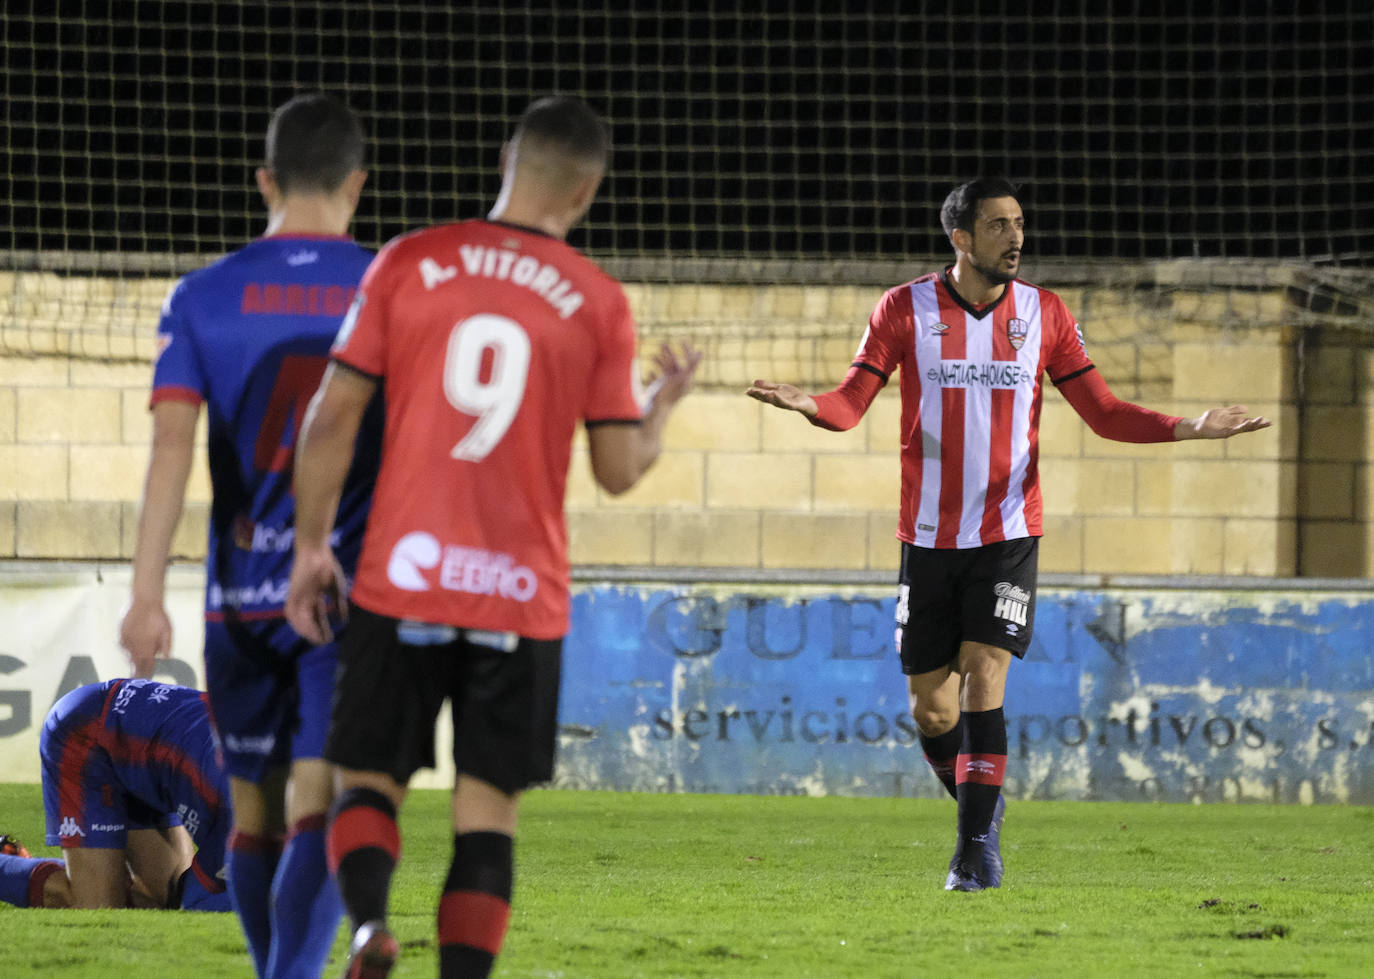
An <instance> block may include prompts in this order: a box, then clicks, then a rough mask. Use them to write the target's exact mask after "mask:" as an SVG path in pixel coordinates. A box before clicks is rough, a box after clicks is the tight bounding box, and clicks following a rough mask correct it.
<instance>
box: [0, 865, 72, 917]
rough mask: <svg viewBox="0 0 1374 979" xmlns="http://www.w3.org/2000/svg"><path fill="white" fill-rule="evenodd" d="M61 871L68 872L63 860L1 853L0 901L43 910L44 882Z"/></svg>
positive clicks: (18, 906) (17, 906)
mask: <svg viewBox="0 0 1374 979" xmlns="http://www.w3.org/2000/svg"><path fill="white" fill-rule="evenodd" d="M59 870H61V871H65V870H66V865H65V864H64V863H63V862H62V861H61V860H48V859H44V858H43V857H16V856H12V855H10V854H8V853H0V901H4V902H5V903H6V904H13V905H14V906H15V907H16V908H41V907H42V906H43V882H44V881H46V880H47V879H48V876H49V875H50V874H55V873H57V872H58V871H59Z"/></svg>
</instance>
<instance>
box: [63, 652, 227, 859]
mask: <svg viewBox="0 0 1374 979" xmlns="http://www.w3.org/2000/svg"><path fill="white" fill-rule="evenodd" d="M43 727H44V731H43V742H44V748H43V750H44V753H45V754H46V755H48V756H50V757H56V755H57V753H58V752H61V753H62V754H63V755H64V756H65V757H66V758H68V759H73V761H71V762H70V763H66V764H63V765H61V766H59V767H60V769H61V770H66V769H68V768H70V769H71V770H74V771H75V770H79V768H80V766H79V764H77V761H76V760H79V759H80V758H83V757H84V756H85V755H86V754H87V753H89V752H90V751H97V750H98V751H103V752H105V753H106V754H108V756H109V759H110V761H111V763H112V764H113V769H114V771H115V772H116V774H117V776H118V779H119V783H120V784H119V786H118V788H119V789H120V790H122V791H124V792H126V793H127V794H129V795H131V796H133V797H135V798H137V799H138V800H139V801H140V802H142V803H144V805H146V806H148V807H150V808H151V809H154V810H156V811H158V812H162V813H178V811H179V810H180V811H181V812H180V814H181V815H182V817H183V820H185V819H186V814H187V813H189V812H195V813H196V816H195V817H193V818H192V820H191V821H192V823H194V824H198V823H201V822H204V821H207V820H218V819H220V818H223V817H222V814H224V813H227V811H228V807H229V795H228V792H229V786H228V779H227V776H226V775H225V774H224V770H223V767H222V766H221V765H220V763H219V758H218V754H217V751H216V747H215V742H214V735H213V733H212V732H211V728H210V716H209V708H208V707H207V705H206V701H205V695H204V694H203V693H202V692H201V691H199V690H193V689H191V688H189V687H182V686H178V685H176V684H171V683H161V682H159V681H156V680H125V679H121V680H108V681H106V682H104V683H98V684H88V685H86V686H84V687H78V688H77V689H75V690H73V691H71V692H70V693H68V694H66V695H65V696H64V697H62V698H61V699H60V700H58V701H57V703H56V704H54V705H53V707H52V710H51V711H49V712H48V716H47V719H46V720H45V721H44V725H43ZM187 829H188V830H189V831H190V832H191V833H192V835H193V836H195V835H196V833H197V830H198V829H199V826H198V825H187Z"/></svg>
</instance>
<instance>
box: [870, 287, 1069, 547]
mask: <svg viewBox="0 0 1374 979" xmlns="http://www.w3.org/2000/svg"><path fill="white" fill-rule="evenodd" d="M947 276H948V271H946V272H944V273H940V274H931V275H927V276H925V277H923V278H920V279H917V280H915V281H914V282H910V283H907V284H906V285H903V286H898V287H897V288H895V289H891V290H889V291H888V292H887V293H886V294H885V295H884V296H883V298H882V300H881V301H880V302H879V303H878V306H877V308H876V309H874V311H873V315H872V316H871V317H870V318H869V323H868V329H867V331H865V333H864V337H863V340H862V342H861V343H860V345H859V352H858V354H857V355H856V357H855V366H856V367H859V368H863V369H865V370H868V371H872V372H873V373H875V374H878V375H879V376H880V377H882V378H883V379H884V380H886V379H887V376H888V375H889V374H891V372H892V371H893V370H894V369H895V368H897V367H900V368H901V371H902V379H901V393H902V432H901V444H902V499H901V515H900V521H899V524H898V530H897V536H898V537H899V538H900V539H902V540H904V541H907V542H908V543H911V544H915V545H917V546H918V547H938V548H966V547H980V546H982V545H984V544H991V543H993V542H995V541H1002V540H1013V539H1016V538H1020V537H1038V536H1040V534H1041V519H1040V518H1041V509H1042V508H1041V501H1040V478H1039V473H1038V471H1037V468H1036V461H1037V458H1038V456H1039V449H1038V442H1039V430H1040V403H1041V378H1042V375H1044V374H1046V373H1048V374H1049V376H1050V379H1051V380H1052V381H1054V382H1055V383H1056V384H1057V383H1059V382H1061V381H1064V380H1066V379H1068V378H1069V377H1072V376H1076V375H1078V374H1081V373H1083V372H1084V371H1087V370H1090V369H1091V368H1092V362H1091V361H1090V360H1089V359H1088V355H1087V352H1086V351H1085V350H1084V349H1083V336H1082V333H1081V332H1080V331H1079V328H1078V324H1077V322H1076V321H1075V320H1074V318H1073V316H1072V315H1070V313H1069V311H1068V310H1067V309H1066V308H1065V307H1064V303H1063V302H1062V301H1061V300H1060V298H1059V297H1058V296H1056V295H1055V294H1054V293H1052V292H1050V291H1049V290H1047V289H1041V288H1039V287H1038V286H1034V285H1031V284H1029V283H1027V282H1022V281H1020V280H1019V279H1018V280H1013V281H1012V282H1011V283H1010V284H1009V285H1008V287H1007V289H1006V290H1005V291H1004V292H1003V294H1002V297H1001V298H1000V299H998V300H997V301H996V302H994V303H991V304H990V305H988V306H986V307H984V308H983V309H977V308H975V307H973V306H970V305H969V304H967V303H965V302H964V300H963V299H962V298H961V297H960V296H959V295H958V293H956V292H955V291H954V290H953V289H952V288H950V285H949V282H948V278H947Z"/></svg>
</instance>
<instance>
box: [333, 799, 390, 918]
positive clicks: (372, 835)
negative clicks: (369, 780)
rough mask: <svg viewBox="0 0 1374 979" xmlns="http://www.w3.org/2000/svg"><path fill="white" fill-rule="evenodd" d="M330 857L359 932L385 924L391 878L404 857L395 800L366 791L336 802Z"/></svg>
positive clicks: (344, 899) (347, 906)
mask: <svg viewBox="0 0 1374 979" xmlns="http://www.w3.org/2000/svg"><path fill="white" fill-rule="evenodd" d="M325 853H326V855H327V858H328V861H329V872H330V873H331V874H333V875H334V880H335V881H336V882H337V883H338V887H339V896H340V897H341V898H342V899H343V906H344V910H346V911H347V912H348V916H349V917H350V918H351V919H352V920H353V928H354V930H357V928H358V927H359V926H361V925H363V924H365V923H366V922H369V921H385V920H386V906H387V897H388V894H389V892H390V890H391V874H392V872H393V871H394V870H395V869H396V862H397V861H398V860H399V859H400V856H401V831H400V828H399V827H398V826H397V825H396V807H395V806H393V805H392V804H391V800H390V799H388V798H387V797H386V796H384V795H382V793H380V792H376V791H373V790H372V789H360V788H354V789H348V790H347V791H346V792H344V793H343V794H342V795H340V796H339V797H338V798H337V799H335V800H334V805H333V806H332V807H331V808H330V810H329V829H328V831H327V833H326V836H325Z"/></svg>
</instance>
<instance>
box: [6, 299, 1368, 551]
mask: <svg viewBox="0 0 1374 979" xmlns="http://www.w3.org/2000/svg"><path fill="white" fill-rule="evenodd" d="M0 278H3V281H0V292H4V291H5V290H6V289H8V290H9V292H8V293H7V303H6V304H5V305H0V340H3V341H4V343H3V344H0V351H4V353H0V557H3V558H24V559H46V558H53V559H112V560H117V559H127V558H128V557H130V555H131V554H132V550H133V543H134V536H135V531H136V526H137V517H138V513H137V509H138V500H139V497H140V494H141V490H142V481H143V476H144V467H145V466H146V462H147V457H148V440H149V435H150V429H151V426H150V420H149V415H148V412H147V398H148V382H149V378H150V368H149V366H148V362H147V360H148V357H149V356H150V355H151V346H152V334H153V332H154V327H155V323H156V317H157V305H156V303H157V302H158V301H160V298H161V295H162V294H164V293H165V291H166V288H167V287H168V286H169V285H170V280H167V281H157V280H143V281H142V282H140V283H139V284H138V285H137V286H136V287H134V286H121V285H119V284H118V283H112V282H111V280H107V279H100V278H75V277H72V278H62V277H59V276H56V275H49V276H46V277H44V276H42V275H40V274H38V273H33V274H28V273H26V274H25V276H24V277H23V281H22V282H21V281H20V279H21V277H19V276H16V275H8V276H4V277H0ZM62 290H65V291H66V293H65V294H66V296H67V299H66V306H65V307H63V308H65V309H66V310H67V312H65V313H63V312H61V311H55V310H57V307H58V305H60V304H55V303H54V302H53V301H52V300H51V296H52V294H53V293H54V292H55V291H56V292H59V293H60V292H62ZM882 291H883V290H882V289H881V288H872V287H856V286H825V285H810V286H748V285H720V286H712V285H702V284H696V285H654V284H631V285H630V286H629V287H628V288H627V292H628V293H629V295H630V298H631V302H632V304H633V306H634V308H635V311H636V315H637V317H638V319H639V321H640V323H641V327H642V331H643V334H644V338H645V343H644V346H645V348H646V351H648V350H649V349H651V348H652V347H653V346H654V345H655V344H656V343H657V342H658V340H659V339H662V338H669V337H676V338H687V339H693V340H695V341H696V342H698V344H699V345H701V346H704V347H705V348H706V351H707V354H708V357H709V358H710V359H709V360H708V361H707V363H706V365H705V367H704V370H703V375H704V376H703V378H702V381H703V383H702V385H701V387H700V389H699V390H698V391H696V392H694V393H693V394H692V395H690V396H689V398H688V399H687V401H686V402H684V404H683V406H682V407H681V408H680V409H679V411H678V413H677V414H676V416H675V417H674V419H673V421H672V423H671V425H670V427H669V430H668V432H667V436H666V440H665V449H664V452H663V456H662V458H661V459H660V460H659V463H658V465H657V466H656V467H655V469H654V470H653V471H652V472H651V473H650V474H649V475H648V477H646V479H645V480H644V481H643V483H642V484H641V485H640V486H638V487H636V488H635V489H634V490H632V491H631V492H629V493H627V494H625V495H624V496H622V497H619V498H615V499H612V498H610V497H609V496H607V495H606V494H605V493H603V492H602V491H600V490H599V489H598V488H597V487H596V485H595V483H594V482H593V480H592V478H591V474H590V469H589V467H588V464H587V460H586V445H585V440H584V439H581V438H580V439H579V444H578V446H577V448H576V451H575V453H574V461H573V468H572V472H571V475H570V479H569V486H568V498H567V503H568V520H569V528H570V537H571V547H572V554H573V559H574V561H575V562H577V563H579V564H584V565H613V564H615V565H643V566H662V567H665V568H669V567H686V566H690V567H725V568H756V569H792V568H806V569H820V570H824V569H850V570H859V569H872V570H875V571H890V570H893V569H894V568H895V563H896V554H897V545H896V542H895V539H894V537H893V533H894V530H895V525H896V507H897V495H898V481H899V469H898V460H897V426H898V415H899V399H898V395H897V390H896V388H897V384H896V383H895V379H894V383H892V384H891V385H889V388H888V389H887V390H885V391H884V392H883V393H882V394H880V395H879V397H878V399H877V401H876V402H875V403H874V405H873V407H872V409H871V410H870V411H869V413H868V415H867V416H866V417H865V418H864V420H863V421H862V422H861V423H860V425H859V426H858V427H857V428H856V429H854V430H853V431H850V432H846V433H834V432H826V431H822V430H819V429H815V428H812V427H811V426H810V425H808V424H807V423H806V422H805V421H804V420H803V419H801V418H800V417H799V416H796V415H793V414H791V413H785V412H780V411H777V410H775V409H771V408H767V407H765V406H763V405H761V404H759V403H757V402H754V401H751V400H749V399H748V398H746V397H745V396H744V394H743V390H744V388H745V387H746V386H747V384H748V383H749V381H750V380H752V379H753V378H754V377H760V376H762V377H769V378H771V379H775V380H788V381H794V382H800V383H803V384H805V385H806V386H808V387H809V388H811V389H819V388H821V387H822V386H829V384H831V383H833V382H834V381H837V380H838V379H839V378H840V377H841V376H842V375H843V373H844V370H845V369H846V366H847V364H848V362H849V359H850V357H851V356H852V353H853V350H854V348H855V347H856V345H857V343H858V339H859V337H860V335H861V334H862V332H863V328H864V324H865V322H866V320H867V316H868V313H869V311H870V310H871V308H872V306H873V304H874V303H875V302H876V300H877V298H878V297H879V296H880V295H881V293H882ZM1058 291H1059V292H1060V294H1061V295H1062V296H1063V297H1064V299H1065V301H1066V303H1067V304H1068V305H1069V308H1070V309H1071V310H1073V311H1074V312H1075V313H1076V314H1077V315H1078V317H1079V319H1080V320H1081V321H1082V323H1083V327H1084V332H1085V334H1086V337H1087V343H1088V351H1089V354H1090V355H1091V356H1092V357H1093V359H1094V361H1095V362H1096V363H1097V365H1098V367H1099V369H1100V370H1101V371H1102V373H1103V376H1104V377H1105V378H1106V379H1107V381H1108V383H1109V384H1110V385H1111V387H1112V389H1113V390H1114V392H1115V393H1116V394H1117V395H1118V396H1119V397H1122V398H1125V399H1128V400H1135V401H1138V402H1140V403H1142V404H1145V405H1147V406H1149V407H1152V408H1156V409H1158V410H1161V411H1164V412H1168V413H1171V414H1196V413H1199V412H1201V411H1203V410H1204V409H1206V408H1207V407H1210V406H1213V405H1217V404H1222V403H1230V402H1241V403H1244V404H1246V405H1248V406H1249V407H1250V408H1251V410H1252V411H1255V412H1261V413H1264V414H1266V415H1267V416H1269V417H1270V418H1271V419H1273V421H1274V427H1273V428H1272V429H1269V430H1267V431H1264V432H1260V433H1256V434H1253V435H1248V436H1245V437H1242V438H1238V439H1234V440H1230V441H1227V442H1191V443H1183V444H1174V445H1143V446H1142V445H1127V444H1122V443H1115V442H1110V441H1107V440H1104V439H1101V438H1099V437H1098V436H1096V435H1094V434H1093V433H1092V432H1091V431H1090V430H1088V428H1087V426H1086V425H1085V424H1084V423H1083V422H1082V421H1081V420H1080V419H1079V418H1078V417H1077V416H1076V415H1075V414H1074V412H1073V411H1072V409H1071V408H1070V407H1069V406H1068V404H1067V403H1066V402H1065V401H1064V400H1063V399H1062V398H1061V397H1060V396H1059V395H1058V393H1057V392H1055V391H1054V390H1053V388H1052V386H1049V385H1047V386H1046V396H1045V404H1044V413H1043V419H1042V427H1041V475H1042V484H1043V491H1044V499H1045V507H1046V511H1045V512H1046V527H1045V539H1044V541H1043V544H1042V552H1041V555H1042V556H1041V568H1042V569H1043V570H1045V571H1054V572H1074V573H1104V574H1113V573H1116V574H1238V575H1267V576H1287V575H1293V574H1304V575H1322V576H1363V575H1367V574H1369V573H1370V572H1371V569H1374V533H1371V528H1372V527H1374V496H1372V494H1371V491H1370V486H1371V477H1374V351H1371V349H1370V344H1369V343H1368V342H1367V341H1366V340H1365V339H1364V338H1362V337H1361V336H1358V335H1343V334H1339V333H1337V332H1334V331H1332V332H1331V333H1330V335H1328V334H1327V333H1324V332H1323V331H1321V330H1314V329H1313V328H1311V327H1307V328H1304V330H1305V332H1304V331H1300V330H1299V329H1298V328H1297V327H1288V326H1283V325H1274V324H1280V323H1282V322H1283V319H1284V315H1283V313H1284V303H1285V296H1284V292H1283V290H1281V289H1270V290H1260V291H1245V290H1238V289H1231V290H1221V291H1219V292H1212V291H1205V290H1204V291H1196V292H1190V291H1186V290H1175V291H1173V292H1170V293H1168V294H1167V297H1166V298H1167V302H1161V300H1160V296H1159V294H1158V293H1157V292H1156V293H1152V292H1149V291H1138V290H1132V289H1127V288H1107V287H1100V286H1096V287H1094V286H1086V287H1085V286H1073V287H1066V288H1062V289H1059V290H1058ZM78 294H79V295H78ZM78 300H80V301H79V302H78ZM102 303H103V304H104V305H102ZM72 309H79V310H81V311H82V315H81V317H80V321H79V322H75V323H73V322H72V321H71V310H72ZM102 311H103V312H102ZM102 317H103V319H102ZM1253 324H1258V325H1253ZM1300 341H1301V342H1300ZM201 443H202V445H203V443H204V432H203V425H202V435H201ZM208 500H209V481H208V477H207V470H206V465H205V460H204V458H203V456H202V457H198V459H197V463H196V467H195V470H194V473H193V476H192V482H191V486H190V489H189V492H188V495H187V510H186V516H185V519H184V520H183V521H182V525H181V528H180V530H179V532H178V537H177V542H176V551H177V555H178V556H180V557H185V558H194V557H198V556H200V555H201V554H202V553H203V549H204V537H205V522H206V515H207V509H208Z"/></svg>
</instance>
